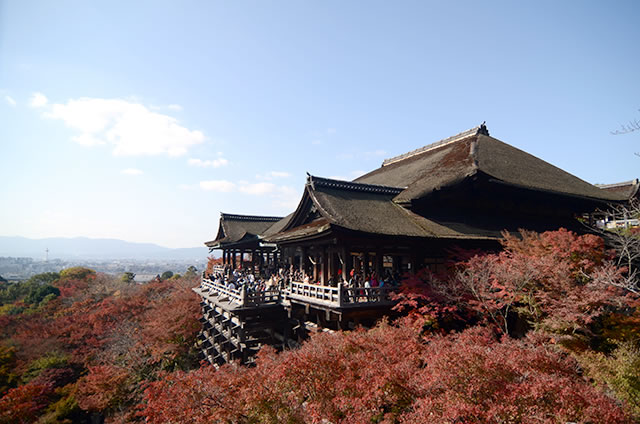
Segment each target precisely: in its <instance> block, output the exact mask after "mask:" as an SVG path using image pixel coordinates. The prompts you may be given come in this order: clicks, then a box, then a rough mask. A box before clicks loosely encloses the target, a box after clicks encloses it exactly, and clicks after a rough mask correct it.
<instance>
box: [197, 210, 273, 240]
mask: <svg viewBox="0 0 640 424" xmlns="http://www.w3.org/2000/svg"><path fill="white" fill-rule="evenodd" d="M282 219H283V218H282V217H279V216H259V215H237V214H229V213H220V226H219V227H218V235H217V236H216V238H215V239H214V240H211V241H208V242H205V245H206V246H207V247H209V248H210V249H217V248H220V247H222V246H223V245H225V244H230V243H238V242H249V241H256V242H257V241H258V240H259V239H260V238H261V236H262V234H263V233H264V232H265V231H266V230H268V229H269V228H270V227H272V226H273V225H275V224H276V223H277V222H278V221H281V220H282Z"/></svg>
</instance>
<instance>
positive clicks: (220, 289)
mask: <svg viewBox="0 0 640 424" xmlns="http://www.w3.org/2000/svg"><path fill="white" fill-rule="evenodd" d="M200 285H201V286H202V288H203V289H207V290H208V291H209V293H211V292H215V295H216V296H226V297H228V298H229V300H230V301H233V302H237V303H239V304H242V298H243V295H242V292H241V290H238V289H230V288H228V287H226V286H225V285H224V284H221V283H216V282H215V281H211V280H209V279H208V278H203V279H202V283H201V284H200ZM212 294H213V293H212Z"/></svg>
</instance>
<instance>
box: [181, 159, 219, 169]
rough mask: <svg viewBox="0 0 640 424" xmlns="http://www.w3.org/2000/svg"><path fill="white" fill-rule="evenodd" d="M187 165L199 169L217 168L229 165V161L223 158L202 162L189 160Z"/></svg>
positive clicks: (200, 160)
mask: <svg viewBox="0 0 640 424" xmlns="http://www.w3.org/2000/svg"><path fill="white" fill-rule="evenodd" d="M187 163H188V164H189V165H191V166H199V167H201V168H208V167H211V168H219V167H221V166H225V165H227V164H229V161H228V160H226V159H225V158H218V159H210V160H202V159H193V158H191V159H189V160H188V161H187Z"/></svg>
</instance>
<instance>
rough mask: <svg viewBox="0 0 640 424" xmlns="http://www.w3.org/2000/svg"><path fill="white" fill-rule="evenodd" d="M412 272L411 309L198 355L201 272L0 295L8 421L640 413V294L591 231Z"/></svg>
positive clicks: (480, 418) (81, 271) (70, 273)
mask: <svg viewBox="0 0 640 424" xmlns="http://www.w3.org/2000/svg"><path fill="white" fill-rule="evenodd" d="M455 257H456V258H455V260H452V262H451V263H450V264H449V268H448V271H447V272H446V273H443V274H442V275H432V274H426V273H423V274H419V275H417V276H407V278H406V279H405V281H404V282H403V285H402V288H401V290H400V292H399V293H398V294H397V300H398V302H399V303H398V308H399V309H400V310H402V311H403V312H404V314H403V317H402V318H400V319H398V320H396V321H393V322H388V321H383V322H381V323H379V324H378V325H377V326H376V327H374V328H372V329H369V330H366V329H357V330H355V331H350V332H336V333H326V332H320V333H317V334H312V335H311V337H310V339H309V340H308V341H307V342H305V343H304V344H303V345H302V347H301V348H300V349H297V350H292V351H285V352H282V353H277V352H275V351H274V350H273V349H271V348H263V349H262V351H261V352H260V353H259V355H258V359H257V365H256V366H255V367H251V368H247V367H242V366H239V365H237V364H229V365H225V366H223V367H221V368H220V369H219V370H215V369H214V368H213V367H212V366H209V365H207V364H206V363H199V359H198V355H197V352H196V350H195V348H194V346H195V339H196V335H197V333H198V331H199V328H200V324H199V322H198V318H199V316H200V315H199V299H198V297H197V296H196V295H195V294H194V293H193V292H192V291H191V290H190V287H192V286H195V285H197V284H198V281H197V278H196V277H195V276H187V277H172V278H170V279H167V280H163V281H154V282H152V283H149V284H147V285H143V286H139V285H131V284H127V283H124V282H122V281H120V280H118V279H115V278H111V277H108V276H106V275H102V274H96V273H95V272H93V271H92V270H89V269H86V268H72V269H67V270H64V271H62V272H61V273H60V274H59V275H58V274H46V275H44V274H43V275H39V276H36V277H34V278H33V279H32V280H31V281H29V282H26V283H23V284H20V285H11V286H9V285H6V284H5V285H4V286H2V289H0V302H1V303H2V305H1V306H0V332H1V337H2V340H1V344H0V394H1V395H2V397H0V423H20V422H25V423H27V422H38V423H54V422H56V423H57V422H89V421H90V420H91V419H92V418H93V420H94V421H99V420H100V419H101V418H105V419H106V421H107V422H113V423H124V422H148V423H184V422H189V423H211V422H224V423H281V422H284V423H567V422H576V423H578V422H579V423H633V422H640V351H639V347H640V345H639V340H640V312H639V306H640V302H639V299H638V296H637V295H636V294H635V293H633V290H629V289H630V288H632V287H630V286H628V285H627V287H626V288H625V284H626V283H625V281H624V277H625V275H626V273H627V270H625V269H623V268H622V269H620V268H616V267H615V266H613V265H612V262H611V259H613V252H609V251H607V250H606V249H605V247H604V243H603V242H602V240H601V239H600V238H598V237H595V236H590V235H587V236H576V235H575V234H573V233H570V232H568V231H563V230H561V231H556V232H549V233H544V234H542V235H538V234H532V233H525V234H523V237H522V238H518V239H516V238H511V237H508V238H506V239H505V240H504V251H502V252H501V253H496V254H484V255H473V254H472V253H470V252H456V255H455Z"/></svg>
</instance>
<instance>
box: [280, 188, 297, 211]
mask: <svg viewBox="0 0 640 424" xmlns="http://www.w3.org/2000/svg"><path fill="white" fill-rule="evenodd" d="M300 197H301V193H300V191H299V190H296V189H294V188H292V187H289V186H280V187H278V188H277V189H276V193H275V195H274V200H273V205H274V206H276V207H279V208H284V209H288V210H290V211H292V210H294V209H295V208H296V207H297V206H298V203H299V202H300Z"/></svg>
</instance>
